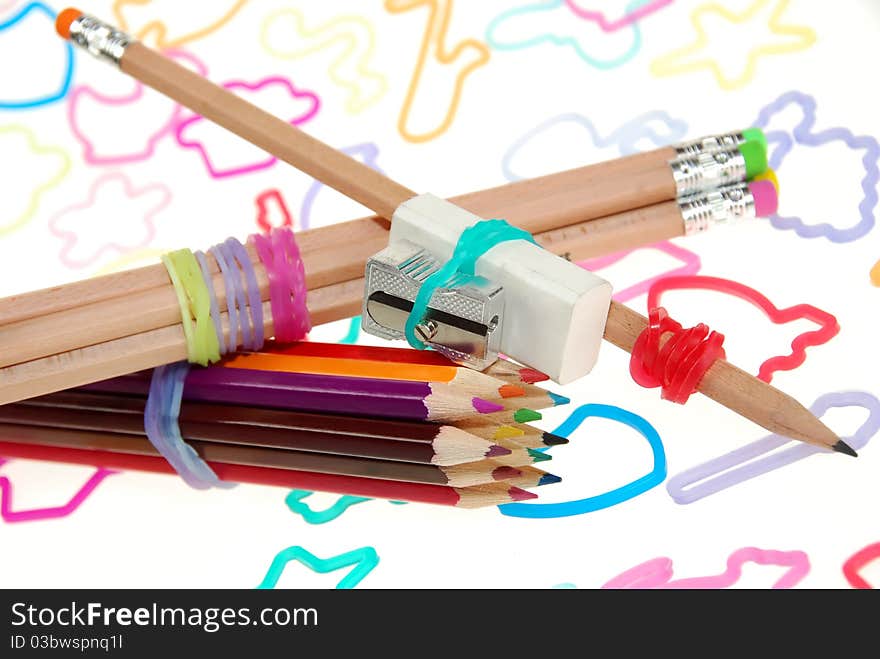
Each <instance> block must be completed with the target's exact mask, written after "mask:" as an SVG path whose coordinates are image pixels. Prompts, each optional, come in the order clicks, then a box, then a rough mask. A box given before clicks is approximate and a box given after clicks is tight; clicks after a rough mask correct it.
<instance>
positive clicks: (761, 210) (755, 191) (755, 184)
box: [749, 180, 779, 217]
mask: <svg viewBox="0 0 880 659" xmlns="http://www.w3.org/2000/svg"><path fill="white" fill-rule="evenodd" d="M749 192H751V193H752V198H753V199H754V200H755V215H756V216H757V217H770V216H771V215H773V214H775V213H776V209H777V208H778V207H779V197H778V196H777V194H776V186H774V185H773V182H772V181H767V180H764V181H752V182H750V183H749Z"/></svg>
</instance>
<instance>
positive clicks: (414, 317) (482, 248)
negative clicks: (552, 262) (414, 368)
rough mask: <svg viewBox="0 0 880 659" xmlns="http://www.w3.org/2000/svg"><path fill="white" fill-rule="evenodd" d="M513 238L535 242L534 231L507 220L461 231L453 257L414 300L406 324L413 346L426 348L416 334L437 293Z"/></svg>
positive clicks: (470, 270)
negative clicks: (496, 247)
mask: <svg viewBox="0 0 880 659" xmlns="http://www.w3.org/2000/svg"><path fill="white" fill-rule="evenodd" d="M510 240H527V241H529V242H530V243H535V239H534V238H533V237H532V234H530V233H529V232H528V231H524V230H523V229H519V228H517V227H515V226H513V225H511V224H508V223H507V221H506V220H483V221H481V222H477V223H476V224H474V225H473V226H470V227H468V228H467V229H465V230H464V231H462V232H461V236H460V237H459V239H458V243H457V244H456V245H455V249H454V250H453V252H452V256H451V257H450V259H449V260H448V261H447V262H446V264H445V265H444V266H443V267H442V268H440V269H439V270H438V271H437V272H435V273H434V274H433V275H431V276H430V277H428V278H427V279H426V280H425V281H424V283H422V286H421V287H420V288H419V292H418V295H416V299H415V300H414V301H413V307H412V311H410V314H409V318H407V319H406V326H405V327H404V334H405V335H406V340H407V341H408V342H409V344H410V345H411V346H412V347H413V348H416V349H417V350H424V349H425V348H426V347H427V346H426V345H425V343H424V342H422V341H420V340H419V338H418V337H417V336H416V326H417V325H418V324H419V323H421V322H422V321H423V320H424V318H425V314H426V313H427V311H428V303H429V302H430V301H431V297H432V296H433V295H434V292H435V291H436V290H437V289H438V288H441V287H443V286H446V285H447V284H448V283H449V282H450V281H451V280H452V278H453V277H454V276H455V275H457V274H465V275H473V274H474V270H475V268H476V265H477V259H479V258H480V257H481V256H483V255H484V254H485V253H486V252H488V251H489V250H490V249H492V248H493V247H495V246H496V245H500V244H501V243H505V242H508V241H510ZM535 244H537V243H535Z"/></svg>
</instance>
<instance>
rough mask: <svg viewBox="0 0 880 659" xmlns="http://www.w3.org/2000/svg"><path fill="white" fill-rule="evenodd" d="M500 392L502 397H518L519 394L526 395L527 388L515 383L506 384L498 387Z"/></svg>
mask: <svg viewBox="0 0 880 659" xmlns="http://www.w3.org/2000/svg"><path fill="white" fill-rule="evenodd" d="M498 393H499V394H501V397H502V398H516V397H517V396H525V395H526V390H525V389H523V388H522V387H517V386H516V385H515V384H505V385H502V386H500V387H498Z"/></svg>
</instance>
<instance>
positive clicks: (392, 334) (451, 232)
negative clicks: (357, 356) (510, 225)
mask: <svg viewBox="0 0 880 659" xmlns="http://www.w3.org/2000/svg"><path fill="white" fill-rule="evenodd" d="M481 221H483V218H481V217H479V216H477V215H475V214H473V213H471V212H469V211H467V210H465V209H464V208H461V207H459V206H456V205H455V204H452V203H450V202H448V201H446V200H444V199H440V198H438V197H436V196H434V195H432V194H421V195H418V196H416V197H413V198H412V199H409V200H407V201H405V202H403V203H402V204H401V205H400V206H398V207H397V209H396V210H395V211H394V215H393V217H392V221H391V232H390V234H389V236H388V247H387V248H385V249H384V250H382V251H381V252H379V253H378V254H376V255H375V256H373V257H372V258H371V259H370V260H369V261H368V262H367V268H366V272H365V279H366V286H365V290H364V306H363V319H362V327H363V329H364V331H366V332H368V333H370V334H374V335H377V336H381V337H383V338H402V337H403V336H404V334H403V330H404V327H405V323H406V319H407V317H408V316H409V312H410V310H411V309H412V306H413V305H412V302H413V300H414V299H415V297H416V295H417V293H418V289H419V287H420V285H421V283H422V282H424V281H425V279H426V278H427V277H428V276H429V275H430V274H431V273H433V272H435V271H436V270H437V268H438V267H440V266H442V264H445V263H446V262H447V261H449V259H450V258H451V257H452V255H453V254H454V252H455V250H456V246H457V245H458V243H459V240H460V238H461V235H462V233H463V232H464V231H465V230H466V229H467V228H469V227H471V226H473V225H475V224H477V223H479V222H481ZM472 272H473V275H471V276H468V275H459V276H458V277H457V278H456V279H455V280H453V281H452V282H451V283H450V284H449V285H448V286H447V288H445V289H440V290H438V291H436V293H435V294H434V295H433V296H432V298H431V300H430V303H429V305H428V315H427V317H426V319H425V322H424V323H422V327H421V328H420V329H419V332H422V333H423V336H424V337H427V342H429V343H430V345H432V346H433V347H435V348H436V349H437V350H438V351H440V352H443V353H444V354H446V355H448V356H449V357H451V358H452V359H454V360H455V361H457V362H459V363H461V364H464V365H466V366H472V367H474V368H481V367H483V366H484V365H489V364H491V362H492V361H493V360H494V359H495V357H496V356H497V354H498V352H502V353H504V354H505V355H507V356H508V357H510V358H511V359H514V360H516V361H518V362H520V363H522V364H525V365H526V366H530V367H531V368H534V369H536V370H538V371H541V372H542V373H546V374H547V375H548V376H550V378H551V379H552V380H553V381H554V382H558V383H559V384H567V383H568V382H572V381H574V380H576V379H577V378H579V377H582V376H583V375H586V374H587V373H589V372H590V370H591V369H592V368H593V365H594V364H595V363H596V359H597V357H598V354H599V347H600V345H601V344H602V336H603V334H604V331H605V320H606V319H607V318H608V308H609V305H610V304H611V284H609V283H608V282H607V281H605V280H604V279H602V278H601V277H598V276H597V275H595V274H593V273H592V272H589V271H587V270H585V269H583V268H581V267H578V266H577V265H575V264H574V263H570V262H569V261H566V260H565V259H563V258H561V257H559V256H556V255H554V254H552V253H550V252H548V251H547V250H545V249H543V248H541V247H539V246H538V245H536V244H535V243H533V242H531V241H528V240H508V241H504V242H501V243H498V244H496V245H491V246H488V248H487V249H486V251H485V252H484V253H483V254H482V255H481V256H480V257H479V258H478V259H477V260H476V262H475V263H474V269H473V271H472ZM423 340H424V339H423Z"/></svg>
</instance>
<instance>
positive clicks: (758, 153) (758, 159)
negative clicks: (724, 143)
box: [737, 142, 767, 180]
mask: <svg viewBox="0 0 880 659" xmlns="http://www.w3.org/2000/svg"><path fill="white" fill-rule="evenodd" d="M737 149H739V152H740V153H741V154H742V157H743V158H744V159H745V161H746V178H747V179H749V180H751V179H753V178H755V177H756V176H757V175H758V174H763V173H764V172H765V171H766V170H767V149H766V147H763V146H761V144H760V143H759V142H743V143H742V144H740V145H739V146H738V147H737Z"/></svg>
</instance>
